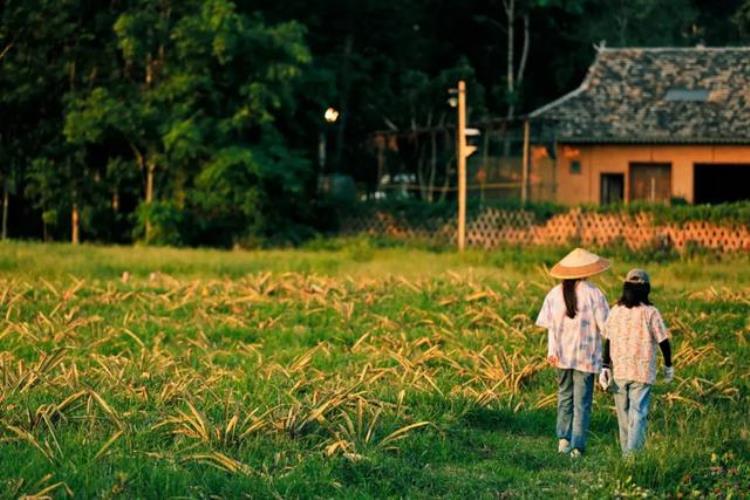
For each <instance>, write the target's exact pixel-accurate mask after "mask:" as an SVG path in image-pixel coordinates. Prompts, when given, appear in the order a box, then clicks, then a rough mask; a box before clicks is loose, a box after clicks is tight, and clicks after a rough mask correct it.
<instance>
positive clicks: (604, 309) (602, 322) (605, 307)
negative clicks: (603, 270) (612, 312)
mask: <svg viewBox="0 0 750 500" xmlns="http://www.w3.org/2000/svg"><path fill="white" fill-rule="evenodd" d="M598 292H599V293H597V294H596V297H595V299H594V321H596V327H597V328H598V330H599V331H600V332H601V333H602V335H604V330H605V329H606V327H607V317H608V316H609V304H608V303H607V297H605V296H604V294H603V293H602V292H601V290H598ZM605 336H606V335H605Z"/></svg>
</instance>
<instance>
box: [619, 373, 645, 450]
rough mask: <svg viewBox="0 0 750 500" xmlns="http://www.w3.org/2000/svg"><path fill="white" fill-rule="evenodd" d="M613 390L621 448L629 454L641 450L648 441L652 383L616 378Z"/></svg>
mask: <svg viewBox="0 0 750 500" xmlns="http://www.w3.org/2000/svg"><path fill="white" fill-rule="evenodd" d="M612 391H613V392H614V395H615V407H616V408H617V424H618V425H619V427H620V448H622V452H623V454H626V455H627V454H629V453H632V452H634V451H637V450H640V449H641V448H643V445H644V444H645V443H646V426H647V424H648V405H649V403H650V402H651V384H642V383H640V382H633V381H631V380H615V381H614V384H613V387H612Z"/></svg>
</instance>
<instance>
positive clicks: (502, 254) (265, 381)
mask: <svg viewBox="0 0 750 500" xmlns="http://www.w3.org/2000/svg"><path fill="white" fill-rule="evenodd" d="M564 253H565V251H564V250H561V249H535V250H529V249H513V248H508V249H504V250H500V251H497V252H491V253H485V252H474V251H472V252H467V253H466V254H464V255H458V254H455V253H453V252H449V251H429V250H424V249H416V248H393V247H390V248H383V247H382V245H376V244H373V243H372V242H368V241H367V240H361V239H356V240H339V241H331V242H317V243H316V244H314V245H311V246H309V247H308V248H307V249H304V250H273V251H258V252H228V251H216V250H174V249H161V248H149V247H132V248H131V247H96V246H88V245H84V246H81V247H79V248H74V247H70V246H67V245H38V244H30V243H6V244H2V245H0V277H1V278H0V319H1V320H2V325H0V384H2V385H1V386H0V391H1V392H0V440H2V444H0V446H2V452H1V453H0V492H2V494H3V495H4V496H6V497H8V498H15V497H18V496H21V495H28V494H39V493H40V492H41V493H42V494H50V495H52V496H55V497H61V498H63V497H65V496H66V495H68V494H71V493H72V494H73V495H75V496H76V497H91V496H101V497H121V498H133V497H143V498H165V497H170V496H182V497H185V496H187V497H199V498H200V497H208V496H209V495H218V496H223V497H227V498H236V497H240V496H242V495H243V494H244V495H248V496H251V497H270V496H277V497H278V496H281V497H341V498H344V497H346V498H350V497H355V498H367V497H423V498H427V497H435V496H442V497H467V496H470V495H473V496H477V497H481V498H496V497H498V496H517V497H528V498H538V497H540V496H547V497H551V498H559V497H571V496H575V497H590V498H601V497H612V496H628V495H636V494H644V493H645V494H650V495H653V496H676V495H678V494H684V495H690V494H697V495H700V496H711V495H715V496H722V495H723V496H727V495H728V494H729V493H730V492H734V495H735V497H737V496H742V495H743V494H746V492H747V491H748V488H750V484H748V481H749V480H748V479H747V478H748V477H750V442H749V438H750V419H749V417H748V411H747V408H748V404H749V403H750V397H749V395H750V393H749V392H748V389H750V382H749V380H750V368H749V366H750V364H748V359H750V347H748V341H749V340H750V338H749V337H750V322H749V320H748V309H749V307H748V306H749V305H750V287H749V286H748V283H750V259H749V258H748V256H746V255H745V256H735V257H725V258H718V257H716V256H713V257H711V256H705V257H702V258H695V259H693V260H665V261H664V262H660V263H653V262H642V261H639V260H638V256H637V255H627V254H623V255H619V256H616V257H619V258H616V259H615V265H614V269H613V271H612V272H610V273H607V274H605V275H603V276H601V277H599V278H597V279H596V280H597V283H598V284H599V285H600V286H601V287H602V288H603V290H605V292H606V293H607V295H608V297H609V298H610V300H614V299H615V298H616V295H617V292H618V289H619V281H618V277H619V276H622V275H624V273H625V272H626V271H627V270H628V268H629V267H632V266H636V265H637V266H639V267H646V268H647V269H648V270H649V272H650V273H651V275H652V279H653V280H654V282H655V290H654V292H653V297H652V298H653V299H654V301H655V302H656V304H657V305H658V306H659V307H660V309H661V310H662V312H663V314H664V316H665V319H666V321H667V323H668V326H670V327H671V328H672V333H673V336H674V347H675V351H676V357H675V362H676V367H677V381H676V383H674V384H673V385H671V386H664V385H661V384H657V386H655V399H654V402H653V404H652V411H651V420H650V434H649V439H648V446H647V450H646V451H645V452H644V453H643V454H642V455H641V456H639V457H638V459H637V460H636V461H634V462H626V461H623V460H622V459H621V458H620V456H619V453H618V446H617V443H616V433H617V429H616V421H615V417H614V413H613V408H612V400H611V397H610V396H609V395H607V394H604V393H601V392H599V391H597V393H596V395H595V409H594V415H593V419H592V423H591V434H590V446H589V451H588V454H587V455H586V456H585V457H584V458H583V459H581V460H580V461H577V462H572V461H571V460H570V459H569V458H567V457H562V456H559V455H557V454H556V453H555V450H556V439H555V436H554V420H555V411H554V400H553V399H550V397H549V396H550V395H551V394H553V393H554V389H555V387H554V374H553V373H552V371H551V370H550V369H549V368H546V367H545V365H544V359H543V356H544V354H545V335H544V333H543V332H540V331H539V330H537V329H535V328H534V327H533V325H532V318H533V317H534V315H535V313H536V311H537V310H538V308H539V306H540V303H541V300H542V298H543V296H544V293H545V292H546V290H547V289H548V288H549V287H550V286H551V285H552V283H553V282H552V281H551V280H550V279H549V278H548V277H547V276H546V275H545V273H544V266H549V265H551V264H552V263H554V262H555V260H556V259H558V258H559V257H561V256H562V255H563V254H564ZM126 272H127V273H128V274H129V279H127V280H123V279H122V276H123V273H126ZM45 360H46V361H45ZM66 400H67V402H65V401H66ZM63 402H65V403H64V404H62V403H63ZM61 404H62V406H59V405H61ZM235 417H236V418H235ZM233 422H234V423H233ZM407 426H413V427H411V428H410V427H407ZM399 429H401V430H402V431H403V434H396V436H395V437H394V435H393V434H392V433H393V432H397V433H398V432H399ZM246 431H247V432H246ZM389 435H390V436H391V437H389ZM399 436H400V437H401V438H400V439H396V438H398V437H399ZM110 438H114V440H113V441H112V442H111V443H110V444H109V445H107V443H108V441H109V440H110ZM717 492H718V493H717Z"/></svg>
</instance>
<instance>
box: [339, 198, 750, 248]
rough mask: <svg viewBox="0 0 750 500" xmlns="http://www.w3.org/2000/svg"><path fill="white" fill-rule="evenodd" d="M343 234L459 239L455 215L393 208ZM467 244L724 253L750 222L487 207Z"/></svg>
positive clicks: (749, 232)
mask: <svg viewBox="0 0 750 500" xmlns="http://www.w3.org/2000/svg"><path fill="white" fill-rule="evenodd" d="M342 232H343V233H344V234H368V235H371V236H387V237H391V238H397V239H407V240H408V239H419V240H422V241H428V242H432V243H435V244H450V243H453V242H455V238H456V221H455V218H447V217H435V218H431V219H425V220H421V221H418V222H414V221H407V220H406V219H405V218H403V217H398V216H396V215H393V214H391V213H386V212H377V213H375V214H374V215H369V216H354V217H349V218H345V219H344V221H343V224H342ZM466 240H467V243H468V245H469V246H472V247H476V248H486V249H492V248H496V247H498V246H500V245H504V244H523V245H569V244H571V243H573V242H577V243H580V244H582V245H597V246H607V245H612V244H624V245H626V246H627V247H629V248H630V249H632V250H637V249H639V248H645V247H654V246H661V247H671V248H674V249H676V250H677V251H680V252H682V251H684V250H685V249H686V248H688V247H691V246H692V247H701V248H706V249H714V250H719V251H722V252H737V251H745V252H747V251H750V227H748V225H734V226H731V225H719V224H714V223H710V222H705V221H689V222H684V223H681V224H676V223H667V224H659V223H657V222H656V221H655V220H654V217H653V216H652V215H651V214H648V213H645V212H642V213H639V214H636V215H629V214H614V213H613V214H606V213H594V212H586V211H581V210H580V209H572V210H570V211H569V212H566V213H562V214H558V215H555V216H553V217H552V218H550V219H549V220H547V221H545V222H537V221H536V220H535V217H534V214H533V213H531V212H525V211H514V210H500V209H495V208H486V209H483V210H482V211H480V212H479V213H477V214H476V215H475V216H473V217H471V218H470V219H469V220H468V221H467V225H466Z"/></svg>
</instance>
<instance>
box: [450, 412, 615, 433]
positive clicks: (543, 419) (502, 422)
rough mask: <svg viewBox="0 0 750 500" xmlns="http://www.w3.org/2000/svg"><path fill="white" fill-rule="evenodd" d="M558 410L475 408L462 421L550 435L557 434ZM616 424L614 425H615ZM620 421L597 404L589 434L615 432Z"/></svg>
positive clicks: (478, 426) (483, 427) (473, 425)
mask: <svg viewBox="0 0 750 500" xmlns="http://www.w3.org/2000/svg"><path fill="white" fill-rule="evenodd" d="M556 420H557V410H556V409H555V408H545V409H541V410H525V411H520V412H513V411H512V410H510V409H508V408H475V409H473V410H471V411H469V412H467V413H466V414H465V415H464V417H463V419H462V421H463V423H464V424H465V425H466V426H468V427H470V428H474V429H480V430H483V431H497V432H502V433H507V434H514V435H520V436H525V437H550V438H553V437H554V435H555V424H556ZM613 426H614V427H613ZM616 426H617V421H616V419H615V418H614V417H613V415H611V414H610V412H609V411H605V410H603V409H601V408H598V409H597V408H594V410H593V411H592V414H591V420H590V422H589V433H590V434H589V435H591V434H602V433H609V432H612V431H613V429H616Z"/></svg>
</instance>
